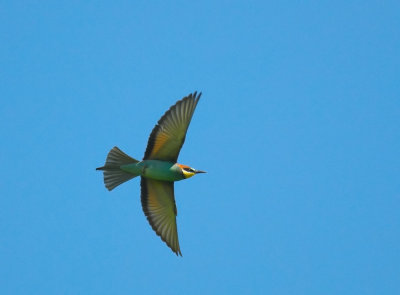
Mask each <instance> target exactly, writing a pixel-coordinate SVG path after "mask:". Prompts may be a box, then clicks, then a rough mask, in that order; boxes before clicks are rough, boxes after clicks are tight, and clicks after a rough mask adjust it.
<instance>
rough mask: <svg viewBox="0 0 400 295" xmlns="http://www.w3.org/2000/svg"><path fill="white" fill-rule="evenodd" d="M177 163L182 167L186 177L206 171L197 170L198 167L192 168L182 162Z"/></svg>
mask: <svg viewBox="0 0 400 295" xmlns="http://www.w3.org/2000/svg"><path fill="white" fill-rule="evenodd" d="M177 165H178V167H179V168H180V169H181V171H182V174H183V177H184V178H190V177H192V176H193V175H195V174H199V173H206V172H205V171H202V170H196V169H194V168H191V167H189V166H186V165H182V164H177Z"/></svg>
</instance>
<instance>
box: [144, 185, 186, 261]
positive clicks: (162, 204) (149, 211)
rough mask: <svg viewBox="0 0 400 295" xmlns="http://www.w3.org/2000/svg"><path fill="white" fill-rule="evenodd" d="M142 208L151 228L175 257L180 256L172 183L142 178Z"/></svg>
mask: <svg viewBox="0 0 400 295" xmlns="http://www.w3.org/2000/svg"><path fill="white" fill-rule="evenodd" d="M140 185H141V190H142V195H141V199H142V208H143V212H144V214H145V215H146V216H147V220H148V221H149V223H150V225H151V227H152V228H153V230H154V231H155V232H156V234H157V235H158V236H160V237H161V239H162V240H163V241H164V242H165V243H166V244H167V245H168V247H170V248H171V250H172V251H173V252H175V254H176V255H178V254H179V255H181V256H182V253H181V250H180V248H179V240H178V230H177V227H176V214H177V212H176V205H175V198H174V183H173V182H167V181H160V180H154V179H148V178H144V177H142V180H141V183H140Z"/></svg>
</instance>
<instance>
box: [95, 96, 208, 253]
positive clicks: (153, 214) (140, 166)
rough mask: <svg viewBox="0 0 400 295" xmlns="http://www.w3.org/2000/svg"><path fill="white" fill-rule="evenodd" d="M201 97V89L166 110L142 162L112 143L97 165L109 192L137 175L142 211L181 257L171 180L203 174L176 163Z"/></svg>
mask: <svg viewBox="0 0 400 295" xmlns="http://www.w3.org/2000/svg"><path fill="white" fill-rule="evenodd" d="M200 97H201V92H200V93H199V94H197V91H196V92H194V93H191V94H189V95H187V96H185V97H184V98H182V99H181V100H179V101H177V102H176V103H175V104H174V105H173V106H171V107H170V108H169V110H167V111H166V112H165V114H164V115H163V116H162V117H161V119H160V120H159V121H158V123H157V124H156V125H155V126H154V128H153V130H152V132H151V134H150V136H149V139H148V142H147V147H146V151H145V153H144V157H143V159H142V161H138V160H136V159H134V158H132V157H130V156H128V155H127V154H125V153H124V152H123V151H121V150H120V149H119V148H118V147H117V146H114V147H113V148H112V149H111V150H110V151H109V153H108V155H107V158H106V162H105V164H104V166H102V167H98V168H96V170H100V171H103V176H104V185H105V187H106V188H107V189H108V190H109V191H111V190H113V189H114V188H116V187H117V186H119V185H120V184H122V183H124V182H126V181H128V180H130V179H132V178H135V177H137V176H140V178H141V180H140V186H141V203H142V209H143V212H144V214H145V216H146V217H147V220H148V222H149V224H150V226H151V227H152V229H153V230H154V231H155V233H156V234H157V235H158V236H160V238H161V240H162V241H164V242H165V243H166V244H167V246H168V247H169V248H170V249H171V250H172V251H173V252H174V253H175V254H176V255H177V256H178V255H180V256H182V252H181V249H180V246H179V239H178V230H177V223H176V216H177V209H176V204H175V196H174V182H175V181H180V180H184V179H188V178H190V177H192V176H194V175H196V174H200V173H206V172H205V171H202V170H196V169H194V168H192V167H189V166H187V165H183V164H178V163H177V161H178V156H179V152H180V150H181V148H182V146H183V144H184V142H185V138H186V133H187V130H188V128H189V124H190V121H191V120H192V116H193V113H194V111H195V109H196V106H197V103H198V102H199V100H200Z"/></svg>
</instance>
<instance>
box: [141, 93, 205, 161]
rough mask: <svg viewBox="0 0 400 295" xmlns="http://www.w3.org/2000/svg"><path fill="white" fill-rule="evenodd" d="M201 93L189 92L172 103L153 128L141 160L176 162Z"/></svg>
mask: <svg viewBox="0 0 400 295" xmlns="http://www.w3.org/2000/svg"><path fill="white" fill-rule="evenodd" d="M200 96H201V93H199V94H198V95H197V92H194V93H193V94H190V95H188V96H186V97H184V98H183V99H181V100H179V101H178V102H177V103H176V104H175V105H173V106H172V107H171V108H170V109H169V110H168V111H167V112H166V113H165V114H164V115H163V116H162V117H161V119H160V120H159V121H158V123H157V125H156V126H155V127H154V128H153V131H152V132H151V134H150V137H149V141H148V143H147V148H146V152H145V154H144V158H143V160H162V161H170V162H176V161H177V160H178V156H179V152H180V150H181V148H182V146H183V143H184V142H185V137H186V132H187V130H188V127H189V124H190V121H191V120H192V116H193V113H194V110H195V109H196V106H197V103H198V101H199V99H200Z"/></svg>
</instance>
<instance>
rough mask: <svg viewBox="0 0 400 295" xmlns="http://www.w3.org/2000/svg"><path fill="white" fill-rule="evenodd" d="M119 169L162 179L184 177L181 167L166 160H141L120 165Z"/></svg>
mask: <svg viewBox="0 0 400 295" xmlns="http://www.w3.org/2000/svg"><path fill="white" fill-rule="evenodd" d="M121 170H122V171H125V172H128V173H131V174H134V175H140V176H143V177H146V178H151V179H157V180H163V181H179V180H182V179H184V177H183V174H182V171H181V169H180V168H179V167H178V166H177V165H176V164H175V163H171V162H166V161H159V160H143V161H141V162H139V163H133V164H126V165H122V166H121Z"/></svg>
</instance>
